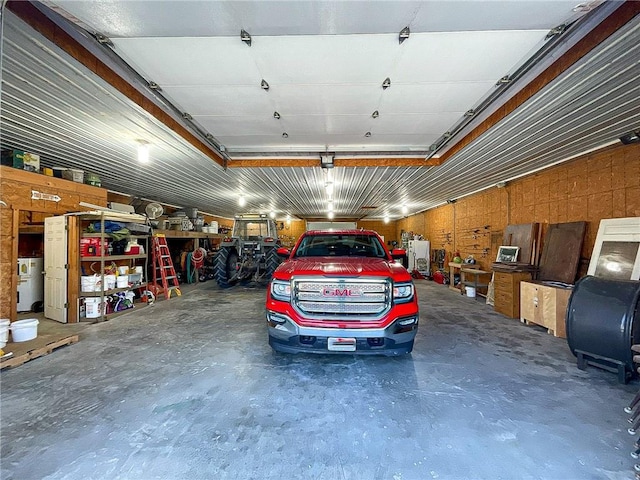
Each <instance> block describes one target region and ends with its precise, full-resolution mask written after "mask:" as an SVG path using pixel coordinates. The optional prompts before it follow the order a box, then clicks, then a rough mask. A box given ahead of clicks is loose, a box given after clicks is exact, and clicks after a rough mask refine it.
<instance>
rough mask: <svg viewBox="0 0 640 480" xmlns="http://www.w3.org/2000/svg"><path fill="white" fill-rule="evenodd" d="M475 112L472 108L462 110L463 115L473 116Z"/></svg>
mask: <svg viewBox="0 0 640 480" xmlns="http://www.w3.org/2000/svg"><path fill="white" fill-rule="evenodd" d="M475 114H476V111H475V110H474V109H473V108H472V109H470V110H467V111H466V112H464V116H465V117H473V116H474V115H475Z"/></svg>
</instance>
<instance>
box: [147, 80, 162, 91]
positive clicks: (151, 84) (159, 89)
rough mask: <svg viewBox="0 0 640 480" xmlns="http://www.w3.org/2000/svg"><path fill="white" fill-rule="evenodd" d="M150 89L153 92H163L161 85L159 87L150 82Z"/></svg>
mask: <svg viewBox="0 0 640 480" xmlns="http://www.w3.org/2000/svg"><path fill="white" fill-rule="evenodd" d="M148 87H149V88H150V89H151V90H155V91H156V92H161V91H162V88H160V85H158V84H157V83H156V82H149V84H148Z"/></svg>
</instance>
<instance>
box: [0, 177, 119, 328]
mask: <svg viewBox="0 0 640 480" xmlns="http://www.w3.org/2000/svg"><path fill="white" fill-rule="evenodd" d="M34 192H36V193H35V194H34ZM38 194H45V196H50V197H49V198H51V200H44V199H42V198H37V197H42V195H38ZM34 197H36V198H34ZM58 198H59V200H58ZM0 200H2V202H3V203H2V204H0V279H1V280H2V281H0V317H1V318H10V319H11V320H12V321H13V320H15V318H16V308H17V306H16V293H15V292H16V291H17V285H18V283H17V282H18V278H17V272H16V269H15V268H14V267H15V265H16V264H17V262H18V258H17V256H18V242H19V228H20V219H21V218H22V219H24V218H29V215H24V213H23V212H25V211H26V212H38V215H37V218H39V219H42V218H44V216H53V215H63V214H65V213H68V212H77V211H82V210H87V208H84V207H81V206H80V202H86V203H91V204H93V205H100V206H103V207H106V206H107V191H106V189H104V188H98V187H93V186H91V185H85V184H82V183H77V182H72V181H70V180H64V179H62V178H54V177H48V176H45V175H40V174H37V173H32V172H27V171H24V170H18V169H15V168H12V167H7V166H0ZM33 217H35V216H32V218H33Z"/></svg>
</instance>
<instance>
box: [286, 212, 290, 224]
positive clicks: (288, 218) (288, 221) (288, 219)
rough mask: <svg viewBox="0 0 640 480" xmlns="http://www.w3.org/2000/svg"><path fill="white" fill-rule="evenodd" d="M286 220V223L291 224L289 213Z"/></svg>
mask: <svg viewBox="0 0 640 480" xmlns="http://www.w3.org/2000/svg"><path fill="white" fill-rule="evenodd" d="M286 221H287V225H290V224H291V215H289V214H287V218H286Z"/></svg>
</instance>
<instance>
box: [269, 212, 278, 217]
mask: <svg viewBox="0 0 640 480" xmlns="http://www.w3.org/2000/svg"><path fill="white" fill-rule="evenodd" d="M269 216H270V217H271V218H276V212H274V211H273V210H271V211H270V212H269Z"/></svg>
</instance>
